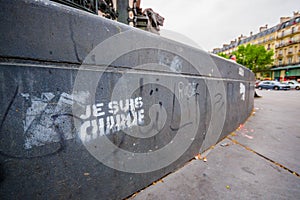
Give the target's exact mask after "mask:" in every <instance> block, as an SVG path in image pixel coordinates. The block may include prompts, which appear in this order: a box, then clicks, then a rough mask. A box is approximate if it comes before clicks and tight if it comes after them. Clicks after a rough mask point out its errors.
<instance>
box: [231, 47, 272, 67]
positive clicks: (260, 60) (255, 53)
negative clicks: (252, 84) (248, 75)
mask: <svg viewBox="0 0 300 200" xmlns="http://www.w3.org/2000/svg"><path fill="white" fill-rule="evenodd" d="M233 54H234V55H235V56H236V58H237V63H239V64H241V65H244V66H246V67H248V68H249V69H250V70H252V71H253V72H254V73H255V72H259V71H263V70H266V69H268V68H269V67H270V66H271V65H272V64H273V61H274V59H273V58H272V57H273V55H274V52H273V50H270V51H267V50H266V49H265V47H264V46H260V45H251V44H248V45H247V46H243V45H242V46H239V47H238V50H237V51H235V52H233Z"/></svg>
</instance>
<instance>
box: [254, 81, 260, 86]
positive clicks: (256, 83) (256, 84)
mask: <svg viewBox="0 0 300 200" xmlns="http://www.w3.org/2000/svg"><path fill="white" fill-rule="evenodd" d="M259 83H260V80H256V81H255V88H258V84H259Z"/></svg>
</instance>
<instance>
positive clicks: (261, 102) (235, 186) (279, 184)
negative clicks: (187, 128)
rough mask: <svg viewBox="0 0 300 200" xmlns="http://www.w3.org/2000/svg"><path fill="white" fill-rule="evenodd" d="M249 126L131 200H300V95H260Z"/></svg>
mask: <svg viewBox="0 0 300 200" xmlns="http://www.w3.org/2000/svg"><path fill="white" fill-rule="evenodd" d="M257 92H258V94H259V95H262V98H256V99H255V106H254V112H253V114H252V116H251V117H249V119H248V120H247V122H246V123H245V124H242V125H241V126H240V128H239V129H238V130H236V131H235V132H234V133H232V134H231V135H230V136H228V137H227V138H225V139H224V140H223V141H221V142H220V143H218V144H217V145H216V146H215V147H214V148H212V149H211V150H209V151H207V152H205V155H202V156H206V158H207V161H206V162H204V161H203V160H197V159H195V160H192V161H191V162H190V163H188V164H187V165H186V166H184V167H182V168H181V169H179V170H178V171H176V172H174V173H172V174H170V175H168V176H167V177H164V178H163V179H162V180H159V181H158V182H156V183H155V184H153V185H151V186H150V187H148V188H145V189H144V190H143V191H141V192H139V193H137V194H135V195H134V196H133V197H131V198H130V199H134V200H139V199H143V200H144V199H148V200H152V199H170V200H171V199H172V200H173V199H230V200H231V199H272V200H273V199H295V200H299V199H300V175H299V174H300V91H295V90H291V91H267V90H262V91H257Z"/></svg>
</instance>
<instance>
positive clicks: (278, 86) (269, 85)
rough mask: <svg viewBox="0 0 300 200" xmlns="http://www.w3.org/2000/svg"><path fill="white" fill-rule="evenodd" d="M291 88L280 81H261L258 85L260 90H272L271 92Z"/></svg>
mask: <svg viewBox="0 0 300 200" xmlns="http://www.w3.org/2000/svg"><path fill="white" fill-rule="evenodd" d="M290 88H291V87H290V86H289V85H288V84H286V83H280V82H278V81H261V82H260V83H259V84H258V89H260V90H262V89H267V90H268V89H271V90H289V89H290Z"/></svg>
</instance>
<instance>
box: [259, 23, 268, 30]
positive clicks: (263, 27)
mask: <svg viewBox="0 0 300 200" xmlns="http://www.w3.org/2000/svg"><path fill="white" fill-rule="evenodd" d="M267 29H268V24H266V25H265V26H261V27H259V32H263V31H265V30H267Z"/></svg>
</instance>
